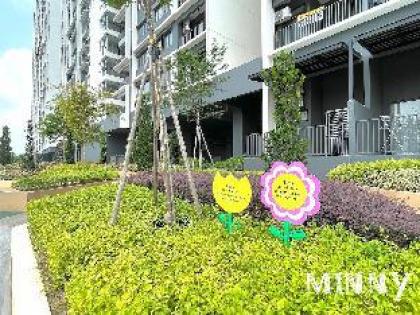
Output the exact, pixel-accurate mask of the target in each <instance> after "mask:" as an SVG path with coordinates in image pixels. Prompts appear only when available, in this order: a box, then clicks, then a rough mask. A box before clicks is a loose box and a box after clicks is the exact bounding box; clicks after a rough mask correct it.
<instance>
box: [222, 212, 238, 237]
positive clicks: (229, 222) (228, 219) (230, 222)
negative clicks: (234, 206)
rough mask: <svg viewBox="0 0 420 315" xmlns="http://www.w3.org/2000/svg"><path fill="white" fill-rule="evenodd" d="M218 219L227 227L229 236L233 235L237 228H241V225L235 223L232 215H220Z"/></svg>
mask: <svg viewBox="0 0 420 315" xmlns="http://www.w3.org/2000/svg"><path fill="white" fill-rule="evenodd" d="M217 219H218V220H219V222H220V223H222V225H223V226H224V227H225V229H226V230H227V231H228V233H229V234H232V233H233V230H234V228H235V226H237V227H239V223H236V222H234V218H233V214H232V213H220V214H219V215H218V216H217Z"/></svg>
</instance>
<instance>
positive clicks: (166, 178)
mask: <svg viewBox="0 0 420 315" xmlns="http://www.w3.org/2000/svg"><path fill="white" fill-rule="evenodd" d="M161 152H162V168H163V173H164V174H163V182H164V185H165V192H166V194H165V196H166V209H167V211H166V214H165V222H166V223H168V224H170V225H173V224H174V223H175V209H174V204H173V190H172V179H171V170H170V155H169V148H168V133H167V126H166V121H165V117H162V119H161Z"/></svg>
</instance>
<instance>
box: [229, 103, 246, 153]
mask: <svg viewBox="0 0 420 315" xmlns="http://www.w3.org/2000/svg"><path fill="white" fill-rule="evenodd" d="M232 116H233V118H232V136H233V139H232V155H233V156H242V155H243V154H244V139H243V129H244V128H243V114H242V109H241V108H238V107H232Z"/></svg>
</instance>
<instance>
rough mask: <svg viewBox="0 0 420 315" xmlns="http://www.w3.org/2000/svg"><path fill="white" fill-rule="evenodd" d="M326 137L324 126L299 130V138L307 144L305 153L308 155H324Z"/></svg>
mask: <svg viewBox="0 0 420 315" xmlns="http://www.w3.org/2000/svg"><path fill="white" fill-rule="evenodd" d="M326 135H327V129H326V126H325V125H318V126H306V127H304V128H302V129H301V130H300V136H301V137H302V138H303V139H305V140H306V141H307V143H308V148H307V153H308V154H309V155H326V153H327V145H326V141H325V139H326Z"/></svg>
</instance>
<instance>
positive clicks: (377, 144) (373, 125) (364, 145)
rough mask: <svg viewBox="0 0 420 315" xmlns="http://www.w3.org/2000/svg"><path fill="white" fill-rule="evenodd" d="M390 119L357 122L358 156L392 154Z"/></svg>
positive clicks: (387, 117)
mask: <svg viewBox="0 0 420 315" xmlns="http://www.w3.org/2000/svg"><path fill="white" fill-rule="evenodd" d="M389 122H390V117H389V116H379V118H371V119H362V120H358V121H356V150H357V153H358V154H390V153H391V146H390V132H391V129H390V124H389Z"/></svg>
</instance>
